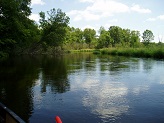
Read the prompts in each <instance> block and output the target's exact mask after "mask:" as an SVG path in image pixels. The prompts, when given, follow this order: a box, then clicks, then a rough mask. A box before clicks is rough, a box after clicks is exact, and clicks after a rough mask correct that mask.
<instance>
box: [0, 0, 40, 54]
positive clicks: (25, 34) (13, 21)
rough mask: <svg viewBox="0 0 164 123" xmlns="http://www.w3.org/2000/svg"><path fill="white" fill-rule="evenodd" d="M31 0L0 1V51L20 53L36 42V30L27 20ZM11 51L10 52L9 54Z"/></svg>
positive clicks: (32, 23) (30, 21)
mask: <svg viewBox="0 0 164 123" xmlns="http://www.w3.org/2000/svg"><path fill="white" fill-rule="evenodd" d="M30 3H31V0H1V1H0V35H1V38H0V51H1V52H6V53H13V51H14V52H15V51H17V52H21V53H22V51H23V50H24V48H25V47H26V48H27V47H28V46H27V45H30V44H31V42H33V41H34V40H36V35H38V33H39V32H38V29H37V26H36V24H35V23H34V21H32V20H30V19H29V15H30V14H31V8H30V7H29V5H30ZM11 51H12V52H11Z"/></svg>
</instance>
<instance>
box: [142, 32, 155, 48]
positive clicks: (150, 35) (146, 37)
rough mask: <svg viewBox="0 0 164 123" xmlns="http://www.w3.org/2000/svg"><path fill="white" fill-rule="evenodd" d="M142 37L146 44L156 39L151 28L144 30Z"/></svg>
mask: <svg viewBox="0 0 164 123" xmlns="http://www.w3.org/2000/svg"><path fill="white" fill-rule="evenodd" d="M142 38H143V43H144V44H145V45H148V44H149V43H150V42H151V41H152V40H154V35H153V33H152V31H151V30H145V31H144V32H143V36H142Z"/></svg>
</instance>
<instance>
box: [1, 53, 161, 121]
mask: <svg viewBox="0 0 164 123" xmlns="http://www.w3.org/2000/svg"><path fill="white" fill-rule="evenodd" d="M0 101H1V102H3V103H4V104H5V105H7V106H8V107H9V108H10V109H11V110H13V111H14V112H15V113H16V114H18V115H19V116H20V117H21V118H22V119H23V120H25V121H26V122H30V123H55V121H54V117H55V116H57V115H58V116H60V118H61V119H62V121H63V123H163V122H164V61H163V60H154V59H142V58H128V57H118V56H105V55H104V56H101V55H93V54H89V53H85V54H67V55H64V56H58V57H53V56H37V57H36V56H35V57H32V56H19V57H14V58H10V59H8V60H6V61H1V62H0Z"/></svg>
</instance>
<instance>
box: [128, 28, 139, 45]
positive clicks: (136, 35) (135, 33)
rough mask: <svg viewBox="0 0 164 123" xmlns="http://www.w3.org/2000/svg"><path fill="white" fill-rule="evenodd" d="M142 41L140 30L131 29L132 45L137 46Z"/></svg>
mask: <svg viewBox="0 0 164 123" xmlns="http://www.w3.org/2000/svg"><path fill="white" fill-rule="evenodd" d="M139 43H140V32H139V31H131V33H130V46H131V47H135V46H138V45H139Z"/></svg>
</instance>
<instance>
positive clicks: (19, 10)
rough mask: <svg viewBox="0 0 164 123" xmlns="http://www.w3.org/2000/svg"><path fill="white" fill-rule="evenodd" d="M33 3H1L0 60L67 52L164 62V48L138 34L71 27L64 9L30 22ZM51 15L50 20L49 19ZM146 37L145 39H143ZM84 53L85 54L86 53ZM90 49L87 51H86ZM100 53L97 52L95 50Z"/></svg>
mask: <svg viewBox="0 0 164 123" xmlns="http://www.w3.org/2000/svg"><path fill="white" fill-rule="evenodd" d="M30 3H31V0H19V1H15V0H1V1H0V36H1V37H0V58H2V57H7V56H9V55H19V54H60V53H62V52H63V51H68V52H70V51H73V52H77V50H78V52H82V51H83V52H86V51H87V52H93V53H95V54H110V55H125V56H135V57H154V58H164V44H163V43H162V42H161V41H159V43H152V41H153V40H154V35H153V32H152V31H151V30H148V29H146V30H145V31H144V32H143V33H142V34H141V33H140V32H139V31H137V30H130V29H123V28H121V27H119V26H110V27H109V28H108V29H107V30H106V29H105V28H104V27H103V26H102V27H100V29H99V32H98V34H96V30H94V29H91V28H86V29H84V30H81V29H80V28H75V27H70V26H69V20H70V18H69V17H68V16H67V15H66V14H65V13H64V12H62V10H61V9H54V8H53V9H51V10H50V11H48V12H47V13H45V12H40V13H39V15H40V20H39V24H37V23H36V22H34V21H33V20H30V19H29V16H30V14H31V8H30V7H29V6H30ZM46 15H47V17H46ZM140 37H142V39H141V38H140ZM83 49H84V50H83ZM85 49H87V50H85ZM95 49H96V50H95Z"/></svg>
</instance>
